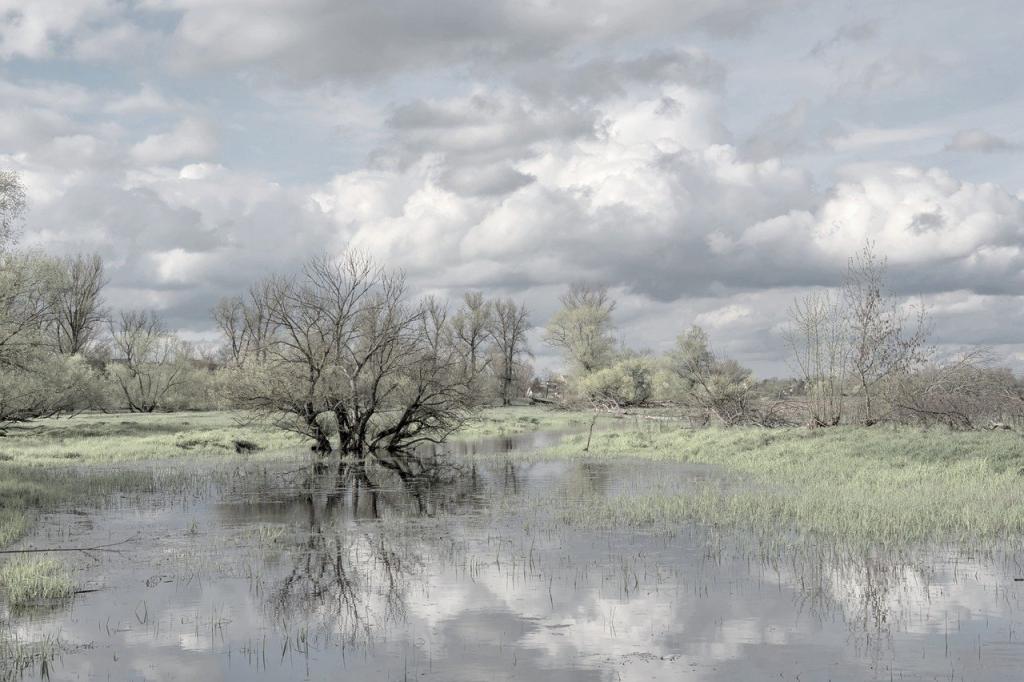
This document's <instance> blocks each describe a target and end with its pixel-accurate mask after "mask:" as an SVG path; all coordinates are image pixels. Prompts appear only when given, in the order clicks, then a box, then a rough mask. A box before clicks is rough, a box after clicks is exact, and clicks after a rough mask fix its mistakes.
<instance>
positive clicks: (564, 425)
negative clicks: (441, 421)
mask: <svg viewBox="0 0 1024 682" xmlns="http://www.w3.org/2000/svg"><path fill="white" fill-rule="evenodd" d="M590 419H591V415H590V413H588V412H584V411H574V410H560V409H554V408H546V407H489V408H486V409H484V410H481V411H480V412H479V413H478V414H476V415H474V417H473V418H472V419H470V420H469V421H468V422H467V423H466V425H465V426H463V428H462V429H461V430H460V431H459V432H458V433H457V434H456V435H455V437H456V438H467V439H468V438H485V437H488V436H504V435H509V434H515V433H525V432H527V431H548V430H551V431H554V430H559V429H569V428H583V427H586V426H588V425H589V424H590Z"/></svg>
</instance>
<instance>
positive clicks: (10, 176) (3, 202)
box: [0, 170, 27, 252]
mask: <svg viewBox="0 0 1024 682" xmlns="http://www.w3.org/2000/svg"><path fill="white" fill-rule="evenodd" d="M26 206H27V200H26V198H25V186H24V185H23V184H22V182H21V176H20V175H18V173H17V171H12V170H0V252H3V251H5V250H6V249H7V248H8V247H9V246H10V245H11V244H12V243H13V242H15V241H17V237H18V234H17V232H18V224H19V222H20V221H21V219H22V217H23V216H24V215H25V208H26Z"/></svg>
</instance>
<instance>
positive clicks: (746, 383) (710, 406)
mask: <svg viewBox="0 0 1024 682" xmlns="http://www.w3.org/2000/svg"><path fill="white" fill-rule="evenodd" d="M669 367H670V368H671V369H672V371H673V372H674V373H675V374H676V376H677V377H678V378H679V379H680V381H681V384H682V387H683V391H684V392H683V399H684V401H685V402H687V403H689V404H690V405H691V406H693V407H695V408H697V409H699V410H700V411H701V412H702V413H703V414H704V415H705V417H706V418H708V417H711V416H714V417H717V418H718V419H720V420H721V421H722V422H723V423H725V424H727V425H734V424H740V423H743V422H744V421H748V420H749V419H751V417H752V414H753V412H754V409H755V404H754V403H755V394H754V391H753V388H754V385H753V384H754V382H753V379H752V377H751V373H750V370H749V369H747V368H745V367H742V366H740V364H739V363H737V362H736V361H735V360H720V359H719V358H717V357H716V356H715V353H714V352H713V351H712V350H711V347H710V345H709V343H708V337H707V334H706V333H705V332H704V330H703V329H701V328H700V327H697V326H693V327H691V328H690V329H689V331H687V332H686V333H684V334H681V335H680V336H679V338H678V339H677V340H676V347H675V349H674V350H673V351H672V352H671V353H670V354H669Z"/></svg>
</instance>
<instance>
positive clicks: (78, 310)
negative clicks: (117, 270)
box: [50, 254, 106, 355]
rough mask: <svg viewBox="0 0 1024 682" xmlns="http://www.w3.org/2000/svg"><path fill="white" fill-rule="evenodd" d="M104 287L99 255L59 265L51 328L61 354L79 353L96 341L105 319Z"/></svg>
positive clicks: (62, 261)
mask: <svg viewBox="0 0 1024 682" xmlns="http://www.w3.org/2000/svg"><path fill="white" fill-rule="evenodd" d="M105 284H106V280H104V278H103V260H102V259H101V258H100V257H99V256H98V255H95V254H93V255H91V256H84V255H81V254H79V255H77V256H72V257H68V258H64V259H62V260H60V261H59V268H58V279H57V282H56V285H55V288H54V300H53V309H52V316H51V322H50V326H51V327H52V329H53V337H54V343H55V345H56V347H57V350H58V351H59V352H60V353H63V354H65V355H75V354H77V353H81V352H83V351H85V350H86V349H87V348H88V347H89V345H90V344H91V343H92V342H93V341H95V340H96V337H97V336H98V334H99V331H100V327H101V325H102V323H103V321H104V319H105V318H106V312H105V311H104V309H103V301H102V299H101V294H102V292H103V287H104V285H105Z"/></svg>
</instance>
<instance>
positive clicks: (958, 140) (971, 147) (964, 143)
mask: <svg viewBox="0 0 1024 682" xmlns="http://www.w3.org/2000/svg"><path fill="white" fill-rule="evenodd" d="M1017 149H1020V145H1019V144H1015V143H1013V142H1010V141H1009V140H1006V139H1004V138H1002V137H999V136H998V135H993V134H992V133H987V132H985V131H984V130H978V129H977V128H975V129H971V130H958V131H957V132H956V134H954V135H953V139H952V140H950V141H949V144H947V145H946V151H947V152H978V153H982V154H991V153H993V152H1009V151H1015V150H1017Z"/></svg>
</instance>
